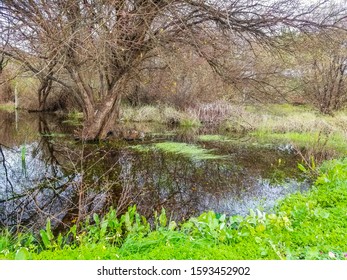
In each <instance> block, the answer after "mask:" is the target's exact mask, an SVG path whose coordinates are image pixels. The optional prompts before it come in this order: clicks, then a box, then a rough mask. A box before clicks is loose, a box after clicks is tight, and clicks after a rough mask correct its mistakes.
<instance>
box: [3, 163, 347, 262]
mask: <svg viewBox="0 0 347 280" xmlns="http://www.w3.org/2000/svg"><path fill="white" fill-rule="evenodd" d="M346 213H347V158H345V159H341V160H333V161H329V162H325V163H324V164H323V165H322V167H321V168H320V175H319V177H318V178H317V180H316V182H315V184H314V186H313V188H312V189H311V190H310V191H308V192H306V193H296V194H292V195H289V196H288V197H286V198H285V199H283V200H282V201H280V202H279V203H278V205H277V206H276V207H275V208H274V210H273V212H272V213H264V212H261V211H259V210H256V211H250V214H249V215H248V216H246V217H240V216H231V217H228V216H226V215H224V214H222V213H214V212H212V211H210V212H205V213H203V214H201V215H200V216H199V217H193V218H191V219H190V220H188V221H186V222H184V223H182V224H179V225H177V224H176V223H175V222H173V221H169V220H168V218H167V216H166V213H165V210H162V212H161V213H160V214H155V215H154V226H153V227H151V226H150V225H149V223H148V222H147V221H146V219H145V218H144V217H142V216H141V215H139V214H138V213H137V211H136V207H135V206H134V207H130V208H129V210H128V212H126V213H125V214H124V215H122V216H121V217H117V216H116V213H115V211H114V210H111V211H110V212H109V213H108V214H107V215H105V216H104V217H99V216H98V215H94V216H93V218H91V219H87V220H86V221H85V222H83V224H81V225H79V230H77V228H76V226H73V227H71V228H70V231H69V232H67V233H64V234H63V235H58V236H55V235H53V234H52V230H51V228H50V223H49V222H48V223H47V226H46V228H45V229H42V230H41V231H40V234H39V235H36V236H34V235H32V234H31V233H29V232H25V231H24V233H20V232H18V233H17V234H13V233H10V231H9V230H3V231H2V233H1V234H0V259H307V260H309V259H313V260H316V259H347V242H346V240H347V219H346Z"/></svg>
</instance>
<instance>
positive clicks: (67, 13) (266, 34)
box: [0, 0, 341, 139]
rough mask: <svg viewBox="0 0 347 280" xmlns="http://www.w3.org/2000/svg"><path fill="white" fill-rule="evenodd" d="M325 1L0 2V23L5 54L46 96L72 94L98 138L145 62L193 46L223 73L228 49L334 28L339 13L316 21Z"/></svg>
mask: <svg viewBox="0 0 347 280" xmlns="http://www.w3.org/2000/svg"><path fill="white" fill-rule="evenodd" d="M325 2H330V1H320V2H319V3H317V4H315V5H314V6H309V7H307V6H306V7H304V6H301V5H300V4H299V3H298V1H294V0H280V1H250V0H224V1H214V0H65V1H63V0H40V1H39V0H30V1H29V0H2V1H0V3H1V4H0V5H1V7H0V8H1V13H0V14H1V17H2V20H1V21H0V22H1V23H4V22H6V24H2V27H1V28H2V29H3V30H6V31H9V34H10V37H11V38H10V40H9V43H8V46H7V48H6V49H5V53H6V54H7V55H9V56H11V57H12V58H14V59H17V60H20V61H22V63H23V65H24V66H25V67H26V68H27V69H29V70H30V71H32V72H33V73H34V74H35V75H37V76H38V77H39V79H40V80H41V81H42V85H43V88H42V91H43V92H46V90H47V88H45V85H47V86H51V84H52V82H53V83H55V84H56V85H59V86H61V87H64V88H66V90H68V92H71V94H72V95H73V98H74V99H75V100H76V101H77V102H78V104H80V106H81V108H83V113H84V126H83V130H82V132H81V137H82V138H83V139H96V138H102V137H104V136H105V134H106V133H107V131H108V130H109V129H110V128H111V127H112V125H113V123H114V121H115V120H117V118H118V117H119V110H120V103H121V100H122V96H124V92H125V90H126V88H127V87H128V85H129V83H130V81H131V80H132V79H134V78H136V76H137V75H138V74H139V71H141V69H143V67H145V65H146V61H148V60H151V61H152V62H153V61H156V59H157V58H160V57H161V56H162V55H163V54H165V52H168V51H174V50H175V49H176V48H182V47H183V48H190V49H191V50H193V51H194V52H196V54H197V55H199V56H201V57H203V58H204V59H206V61H207V62H208V63H209V64H210V65H211V67H213V68H214V69H215V70H217V71H220V74H225V73H222V70H223V67H218V66H219V65H220V63H221V61H222V59H220V55H221V53H223V52H225V51H227V46H228V44H244V43H245V42H254V41H261V42H268V41H269V40H272V39H273V38H274V36H275V35H276V34H278V33H279V32H281V30H283V29H284V28H290V29H296V30H308V29H317V28H321V27H323V26H327V25H332V24H333V21H332V20H333V19H337V18H338V16H339V13H336V12H335V10H333V9H331V10H330V11H331V14H330V15H328V16H326V17H324V18H322V20H320V21H318V17H317V16H316V15H317V14H319V11H320V8H321V7H322V6H323V5H324V3H325ZM340 12H341V10H340ZM314 14H316V15H315V16H313V15H314ZM221 69H222V70H221ZM225 76H227V75H225Z"/></svg>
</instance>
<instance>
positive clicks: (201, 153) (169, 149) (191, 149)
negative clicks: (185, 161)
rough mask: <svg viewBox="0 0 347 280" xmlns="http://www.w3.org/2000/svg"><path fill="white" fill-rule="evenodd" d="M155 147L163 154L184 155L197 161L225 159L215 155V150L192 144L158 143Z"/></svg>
mask: <svg viewBox="0 0 347 280" xmlns="http://www.w3.org/2000/svg"><path fill="white" fill-rule="evenodd" d="M154 146H155V147H156V148H157V149H159V150H161V151H163V152H166V153H173V154H177V155H182V156H186V157H189V158H192V159H196V160H207V159H222V158H225V156H222V155H216V154H213V150H207V149H204V148H201V147H198V146H196V145H192V144H186V143H177V142H162V143H156V144H154Z"/></svg>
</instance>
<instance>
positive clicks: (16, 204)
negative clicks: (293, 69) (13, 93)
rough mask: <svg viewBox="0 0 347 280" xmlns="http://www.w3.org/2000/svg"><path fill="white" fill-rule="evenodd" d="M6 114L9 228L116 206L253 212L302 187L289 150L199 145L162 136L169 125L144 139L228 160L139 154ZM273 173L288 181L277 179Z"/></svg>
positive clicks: (58, 123) (184, 213) (3, 139)
mask: <svg viewBox="0 0 347 280" xmlns="http://www.w3.org/2000/svg"><path fill="white" fill-rule="evenodd" d="M0 117H1V123H2V125H1V127H0V143H1V146H0V147H1V149H0V152H1V153H0V223H1V224H2V225H18V224H24V225H26V226H31V227H33V228H34V229H37V228H39V227H42V226H43V225H44V224H45V221H46V219H47V217H49V218H50V219H51V220H52V224H53V225H56V226H58V225H59V226H64V225H66V224H70V223H71V222H76V221H79V220H81V219H83V218H84V217H85V216H86V215H90V214H91V213H95V212H98V213H102V212H104V211H106V210H107V209H109V207H111V206H112V207H114V208H115V209H117V212H118V213H119V214H121V213H123V212H124V211H125V210H126V209H127V207H128V206H129V205H131V204H136V205H137V208H138V210H139V212H141V214H143V215H145V216H147V217H148V218H150V217H151V216H152V215H153V212H154V211H160V210H161V208H162V207H164V208H165V209H166V210H167V213H169V215H170V216H171V218H172V219H175V220H182V219H187V218H189V217H191V216H192V215H198V214H200V213H201V212H202V211H206V210H211V209H212V210H214V211H216V212H220V213H227V214H246V213H248V211H249V209H250V208H256V207H264V208H265V209H267V208H269V207H271V206H272V205H273V203H274V201H275V200H276V199H277V198H279V197H281V196H284V195H285V194H287V193H289V192H293V191H297V190H300V189H301V188H302V184H300V183H298V182H297V180H296V178H295V175H294V173H293V171H294V170H295V169H296V161H297V158H295V156H294V155H293V154H290V153H288V152H281V151H279V150H269V149H255V148H250V147H246V146H238V145H235V144H230V143H222V144H221V143H219V144H218V143H216V142H209V143H199V142H197V140H196V133H195V134H192V133H191V132H188V133H186V134H184V133H182V132H181V133H177V132H175V131H172V133H171V134H168V135H167V136H164V135H161V136H160V137H158V132H162V131H163V128H159V129H158V128H157V129H158V130H154V131H153V134H152V135H153V137H149V136H147V139H146V140H145V141H144V142H141V143H142V144H144V145H151V144H152V143H153V142H158V141H163V140H165V139H167V140H170V141H182V139H184V140H185V141H186V142H191V143H194V142H196V143H197V145H203V146H204V147H205V148H208V149H210V148H213V149H215V151H216V152H217V153H220V154H222V155H226V158H225V159H222V160H197V159H191V158H188V157H184V156H182V155H175V154H170V153H164V152H160V151H159V150H155V149H153V150H148V151H147V152H139V151H137V150H134V149H132V148H131V146H133V145H136V144H137V143H129V142H126V141H113V142H112V141H109V142H100V143H93V144H81V143H76V142H75V141H74V140H73V139H72V138H71V137H69V135H70V134H71V131H72V130H73V128H71V127H68V126H66V125H64V124H63V122H62V120H60V119H58V118H56V117H54V116H53V117H52V116H44V115H28V116H27V117H23V116H21V117H20V119H21V120H22V121H21V122H20V123H19V125H18V129H16V128H15V123H14V121H13V116H12V115H11V114H7V115H6V114H5V115H4V113H1V115H0ZM146 129H147V131H149V130H150V128H146ZM200 133H201V131H200ZM62 134H64V135H66V136H64V137H61V135H62ZM52 135H56V136H52ZM57 135H59V136H60V137H57ZM279 158H281V166H280V165H279V164H278V159H279ZM284 163H285V164H284ZM274 171H276V172H282V173H281V174H282V175H283V176H282V177H285V178H286V180H285V181H283V182H281V183H280V184H279V183H276V181H271V180H270V179H271V178H272V177H271V176H272V175H273V174H274Z"/></svg>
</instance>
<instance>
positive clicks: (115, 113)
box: [81, 94, 121, 141]
mask: <svg viewBox="0 0 347 280" xmlns="http://www.w3.org/2000/svg"><path fill="white" fill-rule="evenodd" d="M120 101H121V96H120V95H119V94H117V95H115V96H109V97H108V98H107V99H106V100H105V101H104V102H102V103H101V104H100V105H99V106H98V108H97V110H95V112H94V114H93V115H92V116H86V118H85V121H84V124H83V129H82V135H81V139H82V140H83V141H93V140H97V139H104V138H105V137H106V135H107V133H108V132H109V131H110V130H112V127H113V125H114V123H115V122H116V121H117V120H118V119H119V112H120Z"/></svg>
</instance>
